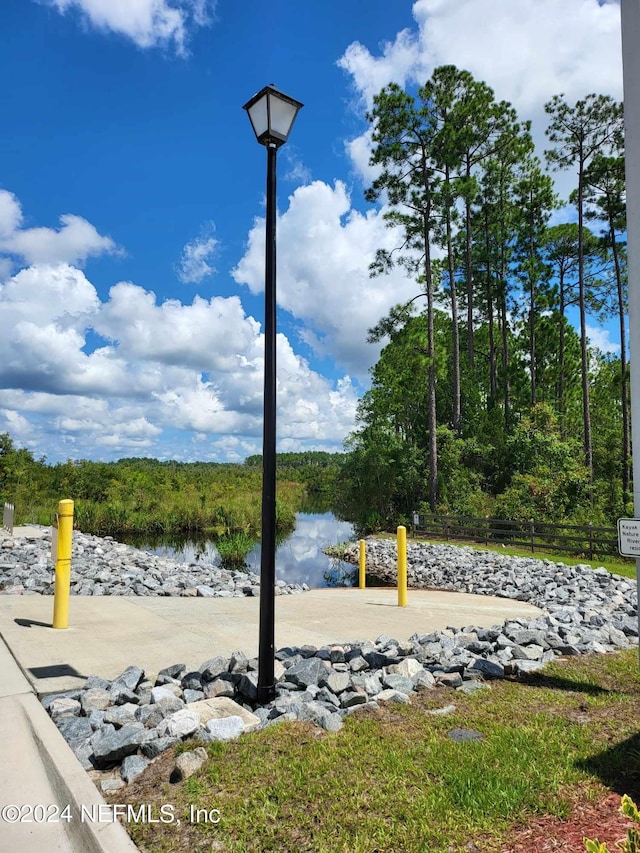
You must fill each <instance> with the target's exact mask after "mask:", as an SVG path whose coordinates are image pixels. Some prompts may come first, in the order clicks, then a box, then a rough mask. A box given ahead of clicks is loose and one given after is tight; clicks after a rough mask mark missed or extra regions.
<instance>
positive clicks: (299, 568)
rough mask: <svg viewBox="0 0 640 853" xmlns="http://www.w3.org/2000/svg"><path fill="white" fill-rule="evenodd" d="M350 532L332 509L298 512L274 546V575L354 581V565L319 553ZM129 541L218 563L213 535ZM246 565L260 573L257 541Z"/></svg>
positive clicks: (315, 581) (319, 582) (319, 583)
mask: <svg viewBox="0 0 640 853" xmlns="http://www.w3.org/2000/svg"><path fill="white" fill-rule="evenodd" d="M352 536H353V527H352V525H351V524H349V522H347V521H339V520H338V519H337V518H336V517H335V516H334V515H333V513H331V512H313V513H310V512H299V513H297V515H296V528H295V530H294V532H293V533H292V534H291V535H290V536H289V537H287V538H286V539H285V540H284V541H282V542H280V543H279V544H278V547H277V550H276V579H277V580H283V581H286V583H300V584H302V583H306V584H307V585H308V586H310V587H312V588H314V587H315V588H317V587H326V586H353V585H354V584H355V583H357V577H356V576H357V570H356V569H355V568H354V566H352V565H350V564H349V563H345V562H343V561H342V560H337V559H335V558H332V557H327V555H326V554H323V553H322V549H323V548H326V547H328V546H329V545H337V544H338V543H340V542H346V541H347V540H348V539H350V538H351V537H352ZM129 541H130V544H132V545H135V546H136V547H137V548H143V549H145V550H147V551H151V552H152V553H154V554H159V555H161V556H163V557H172V558H173V559H176V560H179V561H181V562H185V563H212V564H214V565H219V564H220V555H219V553H218V550H217V548H216V546H215V543H214V540H212V539H200V540H193V539H190V540H179V539H173V540H166V539H165V540H164V541H162V542H160V541H154V542H150V541H149V540H148V539H146V540H144V541H141V540H139V539H138V540H129ZM247 567H248V569H249V570H250V571H252V572H255V573H256V574H260V545H259V544H258V545H256V547H255V548H254V549H253V550H252V551H251V552H250V553H249V556H248V557H247Z"/></svg>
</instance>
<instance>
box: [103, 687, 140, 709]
mask: <svg viewBox="0 0 640 853" xmlns="http://www.w3.org/2000/svg"><path fill="white" fill-rule="evenodd" d="M109 696H110V698H111V701H112V702H113V704H114V705H127V704H133V705H138V704H140V696H139V694H138V693H137V692H136V691H134V690H130V689H129V688H128V687H127V686H126V685H125V684H123V683H121V682H119V681H116V682H114V684H113V686H112V688H111V690H110V691H109Z"/></svg>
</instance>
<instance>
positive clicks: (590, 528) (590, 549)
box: [589, 521, 593, 560]
mask: <svg viewBox="0 0 640 853" xmlns="http://www.w3.org/2000/svg"><path fill="white" fill-rule="evenodd" d="M589 559H590V560H593V522H592V521H590V522H589Z"/></svg>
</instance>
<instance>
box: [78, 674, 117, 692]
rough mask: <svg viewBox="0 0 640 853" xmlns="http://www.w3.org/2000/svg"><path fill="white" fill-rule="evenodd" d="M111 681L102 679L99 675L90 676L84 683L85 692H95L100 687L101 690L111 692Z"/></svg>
mask: <svg viewBox="0 0 640 853" xmlns="http://www.w3.org/2000/svg"><path fill="white" fill-rule="evenodd" d="M111 684H112V682H111V681H107V679H106V678H100V676H99V675H90V676H89V677H88V678H87V680H86V681H85V683H84V689H85V690H93V689H94V688H96V687H98V688H100V689H101V690H106V691H107V692H108V691H109V690H111Z"/></svg>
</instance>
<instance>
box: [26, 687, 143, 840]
mask: <svg viewBox="0 0 640 853" xmlns="http://www.w3.org/2000/svg"><path fill="white" fill-rule="evenodd" d="M16 699H17V700H18V701H19V702H20V705H21V706H22V710H23V712H24V715H25V718H26V721H27V724H28V726H29V728H30V730H31V734H32V735H33V739H34V742H35V744H36V746H37V748H38V752H39V753H40V756H41V759H42V764H43V767H44V770H45V773H46V775H47V778H48V780H49V782H50V784H51V788H52V790H53V792H54V793H55V795H56V800H57V803H58V805H59V806H60V807H61V808H64V807H65V806H66V805H67V804H68V805H69V807H70V809H69V810H70V812H71V820H70V821H69V822H68V823H66V828H67V832H68V834H69V838H70V840H71V841H72V843H73V845H74V847H75V848H76V849H77V850H78V851H82V853H139V851H138V848H137V847H136V846H135V844H134V843H133V841H132V840H131V839H130V838H129V835H128V834H127V831H126V830H125V828H124V827H123V826H122V824H120V823H119V821H117V820H113V821H111V820H110V819H108V820H106V821H105V820H102V821H100V820H98V819H97V816H98V815H99V812H98V809H99V807H100V806H102V811H103V817H104V815H105V814H106V813H107V809H106V808H105V806H106V805H107V804H106V801H105V800H104V799H103V797H102V796H101V795H100V793H99V791H98V789H97V788H96V787H95V785H94V784H93V782H92V781H91V779H90V778H89V776H88V775H87V773H86V771H85V770H84V769H83V768H82V767H81V765H80V763H79V762H78V759H77V758H76V757H75V755H74V754H73V751H72V750H71V748H70V747H69V745H68V744H67V742H66V741H65V739H64V738H63V737H62V735H61V734H60V732H59V731H58V729H57V728H56V726H55V723H54V722H53V720H51V718H50V717H49V715H48V714H47V712H46V711H45V709H44V708H43V707H42V705H41V704H40V701H39V700H38V698H37V696H35V695H34V694H22V695H20V696H18V697H16ZM81 807H84V812H83V809H82V808H81ZM91 813H95V815H96V820H95V821H94V820H91V819H89V817H88V815H89V814H91ZM83 814H84V815H85V819H84V820H83V819H82V818H83Z"/></svg>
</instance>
